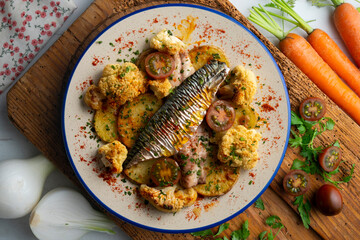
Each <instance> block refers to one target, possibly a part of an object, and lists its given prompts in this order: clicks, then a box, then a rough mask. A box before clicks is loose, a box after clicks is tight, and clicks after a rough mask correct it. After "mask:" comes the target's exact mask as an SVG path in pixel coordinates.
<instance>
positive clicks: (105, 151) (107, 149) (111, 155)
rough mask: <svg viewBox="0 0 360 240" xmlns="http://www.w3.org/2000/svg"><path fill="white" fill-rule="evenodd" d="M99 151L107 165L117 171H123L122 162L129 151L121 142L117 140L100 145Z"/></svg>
mask: <svg viewBox="0 0 360 240" xmlns="http://www.w3.org/2000/svg"><path fill="white" fill-rule="evenodd" d="M98 153H99V155H100V156H101V161H102V162H103V164H104V165H105V167H108V168H111V170H112V171H113V172H115V173H121V172H122V170H123V167H122V164H123V162H124V161H125V159H126V157H127V153H128V151H127V149H126V147H125V146H124V145H123V144H122V143H121V142H119V141H117V140H115V141H113V142H111V143H108V144H106V145H104V146H102V147H100V148H99V150H98Z"/></svg>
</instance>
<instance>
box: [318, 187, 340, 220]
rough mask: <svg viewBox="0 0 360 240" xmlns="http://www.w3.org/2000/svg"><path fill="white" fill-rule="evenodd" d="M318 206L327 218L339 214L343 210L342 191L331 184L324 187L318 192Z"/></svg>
mask: <svg viewBox="0 0 360 240" xmlns="http://www.w3.org/2000/svg"><path fill="white" fill-rule="evenodd" d="M315 198H316V206H317V208H318V209H319V211H320V212H321V213H322V214H324V215H326V216H334V215H336V214H339V213H340V212H341V210H342V208H343V199H342V196H341V193H340V191H339V190H338V189H337V188H336V187H334V186H333V185H330V184H324V185H322V186H321V187H320V188H319V190H317V192H316V197H315Z"/></svg>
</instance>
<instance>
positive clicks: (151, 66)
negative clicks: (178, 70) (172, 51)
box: [145, 52, 175, 79]
mask: <svg viewBox="0 0 360 240" xmlns="http://www.w3.org/2000/svg"><path fill="white" fill-rule="evenodd" d="M174 69H175V61H174V59H173V57H172V56H170V55H169V54H166V53H161V52H154V53H150V54H149V55H148V56H147V57H146V59H145V70H146V73H147V74H149V76H150V77H152V78H154V79H163V78H167V77H169V76H170V75H171V74H172V72H173V71H174Z"/></svg>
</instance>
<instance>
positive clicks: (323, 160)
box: [319, 146, 341, 172]
mask: <svg viewBox="0 0 360 240" xmlns="http://www.w3.org/2000/svg"><path fill="white" fill-rule="evenodd" d="M340 161H341V151H340V148H338V147H336V146H331V147H327V148H325V149H324V150H323V151H322V153H321V154H320V155H319V164H320V166H321V167H322V169H324V171H326V172H332V171H334V170H335V169H336V168H337V167H338V166H339V164H340Z"/></svg>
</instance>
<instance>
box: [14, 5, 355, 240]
mask: <svg viewBox="0 0 360 240" xmlns="http://www.w3.org/2000/svg"><path fill="white" fill-rule="evenodd" d="M177 2H182V3H184V2H186V3H194V4H199V5H204V6H207V7H212V8H215V9H217V10H220V11H222V12H224V13H226V14H228V15H230V16H231V17H233V18H235V19H236V20H238V21H239V22H241V23H242V24H243V25H245V26H246V27H247V28H249V29H250V30H251V31H252V32H254V33H255V34H256V35H257V36H258V37H259V38H260V40H261V41H262V42H263V43H264V44H265V45H266V46H267V48H268V49H269V50H270V52H271V53H272V55H273V56H274V58H275V59H276V61H277V63H278V65H279V67H280V69H281V71H282V73H283V75H284V77H285V80H286V84H287V87H288V91H289V95H290V101H291V107H292V109H293V110H296V108H297V106H298V105H299V103H300V101H301V100H302V99H304V98H306V97H309V96H318V97H321V98H323V99H325V100H326V103H327V105H328V108H329V109H328V113H327V116H329V117H331V118H333V119H334V120H335V121H336V126H335V128H334V130H333V131H328V132H326V133H324V134H323V135H321V136H320V137H319V138H318V139H317V140H316V142H315V145H316V146H318V145H328V144H330V143H331V142H333V141H334V140H335V139H337V140H339V142H340V143H341V146H342V151H343V159H344V161H345V162H344V163H342V165H341V167H340V175H345V174H347V173H348V172H349V170H350V168H351V165H352V164H353V163H356V164H359V160H360V158H359V156H360V154H359V152H360V147H359V142H360V127H359V126H358V125H357V124H356V123H354V122H353V121H352V120H351V119H350V118H349V117H348V116H347V115H346V114H345V113H344V112H343V111H342V110H341V109H339V108H338V107H337V106H336V105H335V104H334V103H333V102H332V101H331V100H329V99H328V98H327V97H326V96H325V95H324V94H323V93H322V92H321V91H320V90H319V89H318V88H317V87H316V86H315V85H314V84H313V83H312V82H311V81H310V80H309V79H308V78H307V77H306V76H305V75H304V74H303V73H302V72H301V71H300V70H299V69H298V68H297V67H296V66H294V65H293V64H292V62H291V61H290V60H289V59H287V58H286V57H285V56H284V55H283V54H282V53H281V52H279V50H278V49H277V48H276V47H275V46H274V45H272V44H271V43H270V42H269V41H268V40H267V39H266V38H265V37H263V36H262V35H261V34H260V33H259V32H258V31H257V30H256V28H255V27H254V26H252V25H251V24H250V22H249V21H248V20H247V19H246V18H245V17H244V16H243V15H242V14H241V13H239V12H238V11H237V10H236V9H235V7H234V6H233V5H232V4H231V3H229V2H228V1H227V0H216V1H208V0H187V1H156V0H137V1H135V0H124V1H122V0H112V1H111V0H95V1H94V3H93V4H92V5H91V6H90V7H89V8H88V9H87V10H86V11H85V12H84V13H83V14H82V16H81V17H80V18H79V19H77V20H76V21H75V23H74V24H73V25H72V26H71V27H70V28H69V29H68V30H67V31H66V32H65V33H64V34H63V36H62V37H61V38H59V40H58V41H57V42H56V43H55V44H54V45H53V46H52V47H51V48H50V49H49V50H48V51H47V52H46V53H45V54H44V55H43V56H42V57H41V58H40V59H39V61H38V62H37V63H36V64H35V65H34V66H33V67H32V68H31V69H30V70H29V71H28V72H27V73H26V74H25V75H24V76H23V77H22V78H21V79H20V80H19V81H18V82H17V84H16V85H15V86H14V87H13V88H12V89H11V90H10V91H9V93H8V96H7V104H8V114H9V118H10V120H11V121H12V122H13V123H14V125H15V126H16V127H17V128H18V129H19V130H20V131H21V132H22V133H23V134H24V135H25V136H26V137H27V138H28V139H29V140H30V141H31V142H32V143H33V144H34V145H35V146H36V147H38V148H39V150H40V151H42V152H43V154H44V155H45V156H46V157H48V158H49V159H50V160H51V161H52V162H53V163H54V164H55V165H56V166H57V167H58V168H59V169H60V170H61V171H62V172H63V173H64V174H65V175H66V176H68V177H69V178H70V179H71V180H72V181H73V182H75V183H76V184H78V185H79V186H80V184H79V182H78V180H77V179H76V177H75V175H74V172H73V170H72V169H71V166H70V164H69V162H68V159H67V157H66V154H65V149H64V145H63V141H62V137H61V126H60V123H61V106H62V99H63V90H64V88H65V86H66V83H67V81H68V77H69V73H70V72H71V69H72V68H73V67H74V64H75V62H76V61H77V59H78V58H79V56H80V54H81V53H82V52H83V50H84V49H85V48H86V46H87V45H88V44H89V43H90V42H91V40H92V39H93V38H94V37H95V36H96V35H97V34H98V33H99V32H100V31H102V30H103V29H104V28H105V27H107V26H108V25H109V24H110V23H112V22H113V21H115V20H117V19H118V18H120V17H122V16H124V15H126V14H128V13H130V12H132V11H135V10H138V9H141V8H144V7H147V6H151V5H157V4H162V3H177ZM359 114H360V113H359ZM295 158H300V155H299V150H298V149H292V148H288V149H287V152H286V156H285V159H284V162H283V164H282V166H281V169H280V170H279V172H278V174H277V175H276V177H275V179H274V181H273V182H272V184H271V185H270V188H269V189H268V190H266V192H265V193H264V194H263V195H262V197H261V198H262V200H263V201H264V203H265V208H266V209H265V210H264V211H262V210H259V209H257V208H255V207H253V206H252V207H250V208H249V209H247V210H246V211H245V212H244V213H243V214H240V215H239V216H237V217H235V218H234V219H232V220H231V221H230V222H229V223H230V228H229V229H228V230H227V231H225V232H224V234H222V235H224V236H225V235H226V236H228V237H229V236H230V233H231V232H232V231H233V230H237V229H239V228H240V226H241V225H242V224H243V223H244V221H245V220H248V221H249V230H250V232H251V235H250V238H249V239H257V236H258V235H259V233H261V232H262V231H264V230H269V227H268V226H267V225H266V224H265V219H266V218H267V217H268V216H270V215H278V216H280V218H281V219H282V222H283V223H284V225H285V228H284V229H283V230H282V231H281V233H280V234H279V235H278V237H279V239H303V240H304V239H357V238H358V236H360V205H359V204H358V201H359V198H360V187H359V186H360V178H359V175H358V174H357V172H358V170H357V169H358V166H357V167H356V169H355V176H354V178H353V179H352V180H351V182H350V183H349V184H345V185H343V186H342V187H343V191H342V195H343V199H344V209H343V211H342V213H340V214H339V215H337V216H334V217H325V216H323V215H321V214H320V213H319V212H318V211H317V210H316V208H313V209H312V210H311V226H310V229H308V230H307V229H305V228H304V227H303V224H302V222H301V219H300V217H299V214H298V212H297V210H296V208H295V207H294V206H293V204H292V202H293V201H294V198H293V197H289V196H288V195H286V194H285V193H284V191H283V189H282V179H283V177H284V175H285V174H286V173H287V172H288V171H289V169H290V166H291V164H292V161H293V160H294V159H295ZM311 182H312V188H311V190H310V191H309V192H308V193H307V194H306V195H307V197H308V198H309V199H311V201H313V197H314V193H315V191H316V190H317V189H318V188H319V186H321V185H322V184H323V181H322V180H321V178H320V177H317V176H311ZM83 193H84V195H86V196H87V198H88V199H89V200H90V201H92V202H93V204H94V205H95V206H97V207H98V208H100V209H101V207H100V206H98V205H96V203H94V201H93V200H92V199H91V197H90V196H88V195H87V194H86V192H85V191H84V192H83ZM102 210H103V211H104V209H102ZM110 217H111V216H110ZM112 218H113V219H114V221H116V223H117V224H118V225H119V226H120V227H121V228H122V229H123V230H124V231H125V232H126V233H128V234H129V235H130V236H131V237H132V238H133V239H147V240H150V239H195V237H193V236H191V235H190V234H162V233H157V232H151V231H147V230H143V229H140V228H137V227H135V226H132V225H130V224H128V223H125V222H122V221H120V220H118V219H115V218H114V217H112ZM213 231H216V228H215V229H213Z"/></svg>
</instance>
